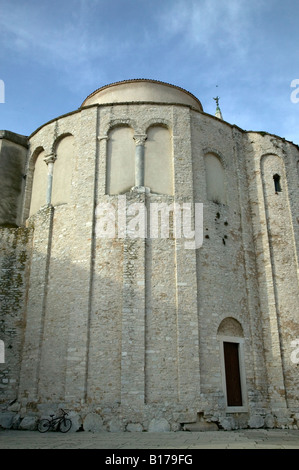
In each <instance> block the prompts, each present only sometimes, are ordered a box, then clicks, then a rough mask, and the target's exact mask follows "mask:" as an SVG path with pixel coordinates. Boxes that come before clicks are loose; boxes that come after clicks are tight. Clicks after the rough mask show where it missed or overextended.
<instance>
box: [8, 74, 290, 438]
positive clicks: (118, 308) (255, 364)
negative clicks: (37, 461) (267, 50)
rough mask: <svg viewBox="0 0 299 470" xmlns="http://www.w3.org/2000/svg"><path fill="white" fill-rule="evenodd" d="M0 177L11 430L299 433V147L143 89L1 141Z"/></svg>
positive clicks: (163, 89) (140, 83)
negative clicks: (57, 426) (63, 418)
mask: <svg viewBox="0 0 299 470" xmlns="http://www.w3.org/2000/svg"><path fill="white" fill-rule="evenodd" d="M0 181H1V185H0V225H1V227H0V236H1V239H0V302H1V316H0V339H1V344H2V346H4V348H3V349H4V353H5V357H4V358H2V361H1V364H0V400H1V403H2V405H3V406H2V408H3V410H4V413H2V423H3V422H5V423H6V425H5V426H6V427H10V426H14V427H18V426H21V424H22V420H23V422H24V419H27V420H28V418H30V417H32V419H33V421H34V420H35V419H37V418H39V417H41V416H45V415H47V414H48V413H49V412H50V411H53V412H55V411H56V410H57V409H58V408H59V407H64V408H67V409H69V410H71V416H72V419H73V422H74V427H73V429H74V430H76V429H78V428H79V427H80V426H81V429H84V430H93V429H97V430H107V431H115V430H119V431H120V430H139V431H142V430H148V431H151V430H180V429H189V430H192V429H207V428H210V429H217V428H218V427H219V428H224V429H233V428H242V427H248V426H249V427H263V426H264V427H281V426H288V427H296V426H298V422H299V397H298V390H299V374H298V362H299V359H298V356H299V351H298V349H296V348H298V345H299V290H298V246H299V223H298V222H299V184H298V181H299V151H298V147H297V145H294V144H293V143H291V142H288V141H286V140H285V139H283V138H280V137H278V136H275V135H271V134H268V133H265V132H251V131H250V132H248V131H244V130H242V129H240V128H239V127H237V126H236V125H231V124H229V123H228V122H225V121H224V120H223V119H222V115H221V112H220V110H219V108H218V102H217V114H216V116H212V115H210V114H207V113H205V112H204V111H203V108H202V105H201V103H200V101H199V100H198V99H197V98H196V97H195V96H193V95H192V94H191V93H189V92H187V91H186V90H184V89H182V88H179V87H177V86H174V85H170V84H167V83H163V82H159V81H154V80H145V79H137V80H127V81H124V82H118V83H113V84H111V85H108V86H104V87H102V88H100V89H98V90H96V91H95V92H94V93H92V94H91V95H89V96H88V97H87V98H86V99H85V101H84V102H83V104H82V105H81V107H80V108H79V109H78V110H76V111H74V112H71V113H68V114H66V115H64V116H60V117H58V118H57V119H53V120H52V121H50V122H48V123H47V124H44V125H42V126H41V127H40V128H39V129H37V130H36V131H34V132H33V133H32V135H31V136H29V137H28V138H27V137H24V136H20V135H16V134H14V133H12V132H8V131H1V133H0ZM297 352H298V355H297ZM29 421H30V420H29ZM7 423H8V424H7ZM20 423H21V424H20ZM0 424H1V415H0ZM2 425H3V424H2ZM31 425H32V422H31ZM23 427H24V426H23Z"/></svg>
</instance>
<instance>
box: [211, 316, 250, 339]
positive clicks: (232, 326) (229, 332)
mask: <svg viewBox="0 0 299 470" xmlns="http://www.w3.org/2000/svg"><path fill="white" fill-rule="evenodd" d="M217 335H218V336H236V337H239V338H243V337H244V332H243V327H242V325H241V323H240V322H239V321H238V320H236V319H235V318H233V317H226V318H224V319H223V320H222V321H221V323H220V325H219V327H218V330H217Z"/></svg>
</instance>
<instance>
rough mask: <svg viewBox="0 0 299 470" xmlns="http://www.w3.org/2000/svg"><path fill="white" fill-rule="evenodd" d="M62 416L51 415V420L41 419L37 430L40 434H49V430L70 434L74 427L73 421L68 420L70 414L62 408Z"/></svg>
mask: <svg viewBox="0 0 299 470" xmlns="http://www.w3.org/2000/svg"><path fill="white" fill-rule="evenodd" d="M60 412H61V413H62V415H61V416H56V417H55V415H50V419H46V418H44V419H41V420H40V421H39V423H38V426H37V429H38V431H39V432H47V431H49V429H53V431H58V430H59V431H60V432H68V431H69V430H70V429H71V427H72V421H71V420H70V419H69V418H66V416H67V415H68V413H67V412H66V411H64V410H63V409H62V408H60Z"/></svg>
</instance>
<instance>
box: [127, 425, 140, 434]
mask: <svg viewBox="0 0 299 470" xmlns="http://www.w3.org/2000/svg"><path fill="white" fill-rule="evenodd" d="M127 431H128V432H142V431H143V426H142V424H140V423H129V424H128V425H127Z"/></svg>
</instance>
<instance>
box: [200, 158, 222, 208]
mask: <svg viewBox="0 0 299 470" xmlns="http://www.w3.org/2000/svg"><path fill="white" fill-rule="evenodd" d="M205 169H206V188H207V199H208V200H209V201H213V202H214V203H216V204H226V188H225V174H224V168H223V165H222V163H221V160H220V159H219V158H218V157H217V155H214V154H213V153H207V154H206V155H205Z"/></svg>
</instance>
